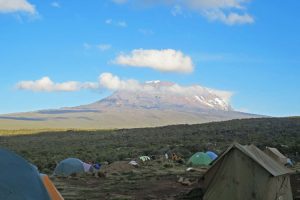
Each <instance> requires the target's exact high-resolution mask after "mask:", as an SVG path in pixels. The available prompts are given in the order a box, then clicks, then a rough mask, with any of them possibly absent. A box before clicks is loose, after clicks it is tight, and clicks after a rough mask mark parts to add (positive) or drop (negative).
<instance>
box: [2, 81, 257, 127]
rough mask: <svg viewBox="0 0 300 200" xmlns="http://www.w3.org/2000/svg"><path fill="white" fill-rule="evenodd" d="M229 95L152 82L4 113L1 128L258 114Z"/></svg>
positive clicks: (165, 122)
mask: <svg viewBox="0 0 300 200" xmlns="http://www.w3.org/2000/svg"><path fill="white" fill-rule="evenodd" d="M226 98H227V94H224V92H221V91H215V90H211V89H209V88H205V87H200V86H195V87H185V88H183V87H180V86H178V85H176V84H173V83H168V82H160V81H151V82H147V83H145V84H144V86H143V88H142V89H141V88H139V89H136V88H134V89H132V90H131V89H126V90H118V91H116V92H114V93H113V94H112V95H110V96H108V97H106V98H104V99H102V100H100V101H97V102H95V103H92V104H88V105H82V106H77V107H70V108H61V109H53V110H40V111H36V112H28V113H17V114H9V115H1V116H0V129H14V128H91V129H94V128H95V129H96V128H97V129H102V128H105V129H109V128H134V127H153V126H163V125H171V124H196V123H204V122H211V121H224V120H229V119H241V118H253V117H257V116H256V115H252V114H247V113H241V112H236V111H234V110H233V109H232V107H231V105H230V104H229V103H228V99H226Z"/></svg>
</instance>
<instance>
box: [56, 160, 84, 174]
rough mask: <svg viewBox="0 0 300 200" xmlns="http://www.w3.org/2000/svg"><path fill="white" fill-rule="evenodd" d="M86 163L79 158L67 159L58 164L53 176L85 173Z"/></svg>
mask: <svg viewBox="0 0 300 200" xmlns="http://www.w3.org/2000/svg"><path fill="white" fill-rule="evenodd" d="M84 172H85V170H84V163H83V162H82V161H81V160H79V159H77V158H67V159H65V160H62V161H60V162H59V163H58V165H57V166H56V168H55V169H54V173H53V175H56V176H70V175H72V174H80V173H84Z"/></svg>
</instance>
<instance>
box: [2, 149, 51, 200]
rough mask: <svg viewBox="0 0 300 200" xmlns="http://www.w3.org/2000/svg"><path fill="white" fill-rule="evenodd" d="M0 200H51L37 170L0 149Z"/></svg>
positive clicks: (23, 160)
mask: <svg viewBox="0 0 300 200" xmlns="http://www.w3.org/2000/svg"><path fill="white" fill-rule="evenodd" d="M0 199H1V200H51V199H50V196H49V195H48V192H47V190H46V188H45V187H44V184H43V182H42V180H41V179H40V176H39V173H38V171H37V169H35V168H34V167H33V165H31V164H30V163H28V162H27V161H26V160H25V159H23V158H22V157H20V156H18V155H16V154H14V153H12V152H9V151H7V150H4V149H0Z"/></svg>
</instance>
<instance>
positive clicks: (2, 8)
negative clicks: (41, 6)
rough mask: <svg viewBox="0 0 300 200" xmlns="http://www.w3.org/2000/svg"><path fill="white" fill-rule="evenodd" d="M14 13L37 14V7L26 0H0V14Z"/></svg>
mask: <svg viewBox="0 0 300 200" xmlns="http://www.w3.org/2000/svg"><path fill="white" fill-rule="evenodd" d="M14 12H24V13H28V14H32V15H34V14H36V10H35V6H34V5H33V4H31V3H29V2H28V1H26V0H0V13H14Z"/></svg>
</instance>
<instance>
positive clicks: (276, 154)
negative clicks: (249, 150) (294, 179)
mask: <svg viewBox="0 0 300 200" xmlns="http://www.w3.org/2000/svg"><path fill="white" fill-rule="evenodd" d="M265 153H266V154H268V156H270V157H271V158H273V159H275V160H276V161H277V162H279V163H281V164H283V165H285V164H288V158H287V157H286V156H285V155H283V154H282V153H281V152H280V151H279V150H278V149H276V148H273V147H266V149H265Z"/></svg>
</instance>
